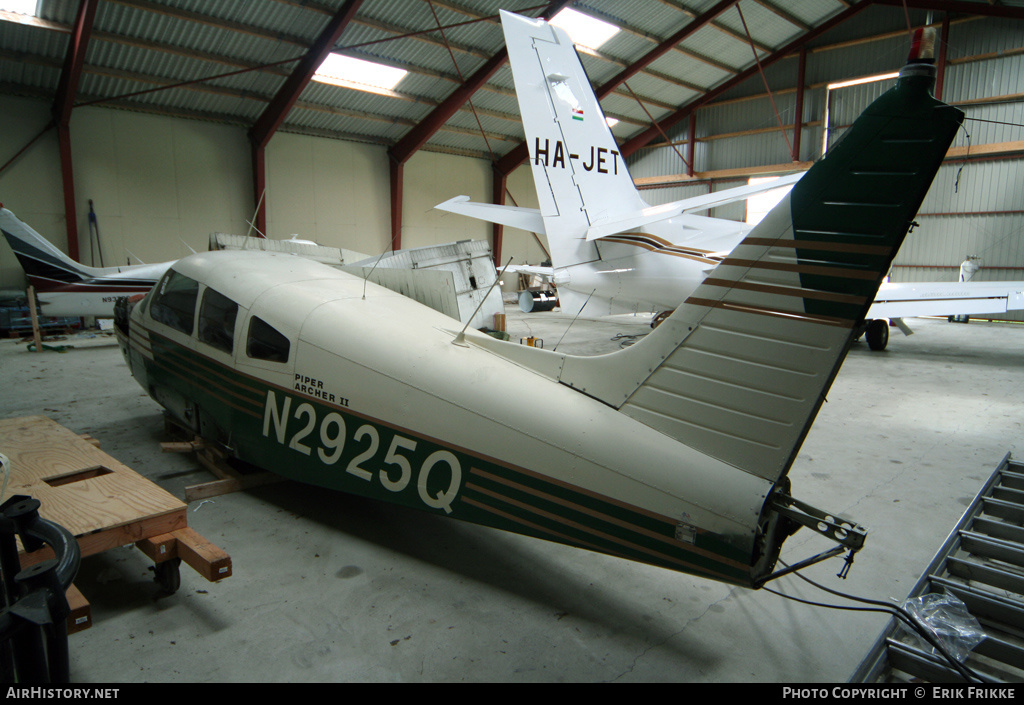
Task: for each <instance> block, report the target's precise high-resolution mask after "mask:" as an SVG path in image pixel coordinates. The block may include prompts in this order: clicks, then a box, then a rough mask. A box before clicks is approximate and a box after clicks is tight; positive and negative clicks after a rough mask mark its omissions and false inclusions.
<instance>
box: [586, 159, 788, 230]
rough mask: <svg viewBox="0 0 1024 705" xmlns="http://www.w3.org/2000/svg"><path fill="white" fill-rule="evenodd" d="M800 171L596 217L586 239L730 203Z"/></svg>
mask: <svg viewBox="0 0 1024 705" xmlns="http://www.w3.org/2000/svg"><path fill="white" fill-rule="evenodd" d="M803 175H804V172H799V173H797V174H789V175H788V176H783V177H781V178H779V179H776V180H775V181H767V182H764V183H760V184H753V185H748V186H737V187H736V188H731V189H725V190H724V191H716V192H715V193H708V194H705V195H703V196H694V197H692V198H684V199H683V200H681V201H675V202H673V203H665V204H663V205H660V206H650V207H648V208H643V209H640V210H638V211H635V212H633V213H631V214H630V215H628V216H627V217H625V218H616V219H615V220H608V219H606V220H598V221H597V222H595V223H594V224H593V225H591V226H590V228H589V229H588V230H587V240H599V239H601V238H603V237H608V236H609V235H615V234H616V233H621V232H625V231H627V230H635V229H636V228H640V227H643V226H645V225H651V224H652V223H657V222H660V221H662V220H668V219H669V218H674V217H676V216H679V215H682V214H684V213H691V212H692V211H697V210H705V209H707V208H714V207H716V206H721V205H725V204H726V203H732V202H733V201H742V200H744V199H747V198H750V197H751V196H754V195H757V194H759V193H763V192H765V191H771V190H772V189H776V188H780V187H782V186H788V185H790V184H794V183H796V182H797V181H799V180H800V177H802V176H803Z"/></svg>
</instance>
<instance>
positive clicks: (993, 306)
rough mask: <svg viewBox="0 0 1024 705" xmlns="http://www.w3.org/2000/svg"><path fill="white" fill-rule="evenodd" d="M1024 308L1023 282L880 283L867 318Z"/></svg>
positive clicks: (979, 312)
mask: <svg viewBox="0 0 1024 705" xmlns="http://www.w3.org/2000/svg"><path fill="white" fill-rule="evenodd" d="M1021 309H1024V282H1019V281H1018V282H898V283H888V284H883V285H882V286H881V288H879V290H878V294H877V295H876V296H875V302H874V303H873V304H872V305H871V308H870V309H869V310H868V313H867V318H868V319H875V318H912V317H914V316H954V315H975V316H976V315H981V314H985V313H1006V312H1007V311H1016V310H1021Z"/></svg>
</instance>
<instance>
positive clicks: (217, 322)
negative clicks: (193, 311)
mask: <svg viewBox="0 0 1024 705" xmlns="http://www.w3.org/2000/svg"><path fill="white" fill-rule="evenodd" d="M236 318H238V304H236V303H235V302H234V301H232V300H231V299H229V298H228V297H226V296H224V295H223V294H220V293H218V292H216V291H214V290H213V289H209V288H207V290H206V292H205V293H204V294H203V304H202V305H201V306H200V307H199V340H200V341H201V342H203V343H206V344H208V345H212V346H213V347H215V348H217V349H218V350H223V351H224V352H226V353H230V352H231V351H232V350H233V349H234V344H235V319H236Z"/></svg>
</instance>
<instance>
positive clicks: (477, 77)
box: [389, 0, 572, 164]
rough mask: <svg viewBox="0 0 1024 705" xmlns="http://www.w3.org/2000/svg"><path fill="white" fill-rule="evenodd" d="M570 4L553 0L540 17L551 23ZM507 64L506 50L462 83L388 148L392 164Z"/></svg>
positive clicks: (405, 158)
mask: <svg viewBox="0 0 1024 705" xmlns="http://www.w3.org/2000/svg"><path fill="white" fill-rule="evenodd" d="M571 2H572V0H555V1H554V2H552V3H551V4H550V5H548V6H547V9H545V10H544V12H542V13H541V15H540V16H541V17H544V18H545V19H551V18H552V17H554V16H555V15H557V14H558V13H559V12H560V11H561V10H562V9H563V8H564V7H565V6H566V5H568V4H570V3H571ZM506 61H508V49H507V48H505V47H502V48H501V51H499V52H498V53H497V54H495V55H494V56H492V57H491V58H490V59H488V60H487V62H485V63H484V65H483V66H481V67H480V68H479V69H477V70H476V72H475V73H474V74H473V75H472V76H470V77H469V78H468V79H467V80H466V82H465V83H463V84H462V85H461V86H459V87H458V88H456V89H455V91H453V92H452V93H451V95H449V96H448V97H447V98H445V99H444V100H443V101H441V104H440V105H438V106H437V107H436V108H434V109H433V110H432V111H431V112H430V114H429V115H427V117H425V118H424V119H423V120H422V122H420V123H419V124H418V125H416V127H414V128H412V129H411V130H409V132H408V133H406V135H405V136H404V137H403V138H402V139H400V140H399V141H398V144H396V145H395V146H394V147H392V148H391V150H390V152H389V154H390V155H391V159H392V161H395V162H397V163H399V164H404V163H405V162H407V161H409V157H411V156H412V155H413V154H415V153H416V152H417V151H418V150H419V149H420V148H421V147H422V146H423V145H425V144H426V143H427V141H428V140H429V139H430V138H431V137H433V136H434V134H435V133H436V132H437V131H438V130H440V129H441V127H442V126H443V125H444V124H445V123H446V122H448V120H450V119H451V117H452V115H454V114H455V113H456V112H457V111H458V110H459V108H461V107H462V106H463V105H465V103H466V101H467V100H469V99H470V98H471V97H472V96H473V94H474V93H476V92H477V91H478V90H480V88H482V87H483V85H484V84H485V83H487V82H488V81H489V80H490V79H491V77H492V76H494V74H495V73H496V72H497V71H498V69H500V68H501V67H502V66H503V65H504V64H505V62H506Z"/></svg>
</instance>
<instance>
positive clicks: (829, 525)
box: [756, 491, 868, 587]
mask: <svg viewBox="0 0 1024 705" xmlns="http://www.w3.org/2000/svg"><path fill="white" fill-rule="evenodd" d="M769 505H770V507H771V508H772V509H773V510H774V511H775V512H776V513H777V514H778V515H779V516H782V517H786V518H787V519H789V520H790V521H792V522H794V523H795V524H797V525H798V526H806V527H807V528H808V529H810V530H811V531H814V532H815V533H818V534H821V535H822V536H825V537H826V538H829V539H832V540H833V541H835V542H836V543H837V544H839V545H838V546H835V547H834V548H832V549H830V550H828V551H824V552H822V553H819V554H818V555H816V556H811V557H810V558H806V559H804V560H802V561H800V562H799V563H796V564H794V565H790V566H787V567H786V568H784V569H783V570H779V571H776V572H774V573H772V574H771V575H769V576H767V577H766V578H764V579H763V580H761V581H759V582H758V584H757V585H756V587H761V586H762V585H764V584H765V583H767V582H768V581H770V580H775V579H776V578H781V577H782V576H783V575H789V574H790V573H795V572H797V571H799V570H802V569H803V568H806V567H808V566H810V565H814V564H815V563H820V562H821V561H824V560H827V559H829V558H833V557H835V556H838V555H840V554H841V553H843V552H844V551H846V552H847V555H846V559H845V560H846V565H844V566H843V568H842V570H840V571H839V577H840V578H845V577H846V576H847V574H848V573H849V572H850V568H851V567H852V566H853V556H854V554H855V553H857V551H859V550H860V549H861V548H862V547H863V546H864V540H865V539H866V538H867V534H868V532H867V529H865V528H864V527H863V526H861V525H860V524H854V523H851V522H848V521H842V520H840V519H836V518H835V517H834V516H832V515H831V514H828V513H827V512H823V511H821V510H820V509H815V508H814V507H812V506H811V505H809V504H806V503H804V502H801V501H800V500H798V499H793V498H792V497H790V496H789V495H787V494H783V493H782V492H778V491H776V492H775V493H774V494H773V495H772V497H771V499H770V500H769ZM794 530H795V529H794Z"/></svg>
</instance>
